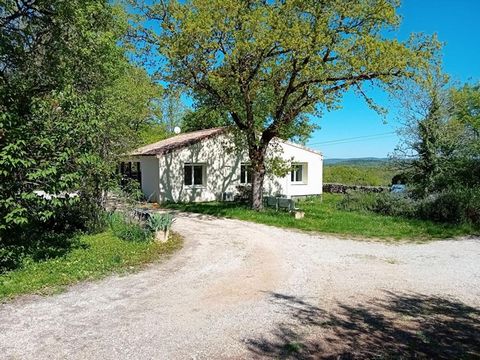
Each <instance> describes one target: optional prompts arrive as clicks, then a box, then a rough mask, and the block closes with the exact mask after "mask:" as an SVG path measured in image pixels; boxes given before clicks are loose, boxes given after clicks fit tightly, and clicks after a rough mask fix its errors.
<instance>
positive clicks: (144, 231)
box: [108, 212, 153, 241]
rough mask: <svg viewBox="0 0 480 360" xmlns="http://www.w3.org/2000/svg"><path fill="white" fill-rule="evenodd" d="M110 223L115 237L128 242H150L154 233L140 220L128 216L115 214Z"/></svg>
mask: <svg viewBox="0 0 480 360" xmlns="http://www.w3.org/2000/svg"><path fill="white" fill-rule="evenodd" d="M108 223H109V226H110V228H111V229H112V232H113V234H114V235H115V236H117V237H118V238H120V239H122V240H126V241H150V240H152V235H153V234H152V232H151V231H150V229H149V228H147V227H146V226H145V224H142V222H141V221H140V220H138V219H135V218H132V217H130V216H128V215H126V214H122V213H119V212H113V213H111V214H110V216H109V219H108Z"/></svg>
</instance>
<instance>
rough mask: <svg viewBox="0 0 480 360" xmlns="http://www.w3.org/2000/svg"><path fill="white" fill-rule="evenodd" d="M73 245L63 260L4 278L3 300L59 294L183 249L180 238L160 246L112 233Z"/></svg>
mask: <svg viewBox="0 0 480 360" xmlns="http://www.w3.org/2000/svg"><path fill="white" fill-rule="evenodd" d="M71 242H74V243H75V244H76V246H75V247H74V248H73V249H71V250H70V251H68V252H67V253H65V254H64V255H62V256H58V257H49V258H47V259H45V260H44V261H34V260H33V259H32V260H30V261H25V264H24V266H23V267H22V268H18V269H17V270H15V271H10V272H8V273H5V274H0V300H4V299H8V298H12V297H14V296H18V295H21V294H29V293H36V294H51V293H56V292H58V291H59V290H62V289H64V288H65V287H66V286H68V285H71V284H74V283H77V282H79V281H83V280H88V279H99V278H101V277H103V276H106V275H108V274H110V273H112V272H125V271H132V270H133V269H138V267H139V266H141V265H142V264H146V263H150V262H152V261H155V260H157V259H159V258H161V257H162V256H165V255H167V254H171V253H172V252H174V251H175V250H177V249H179V248H180V247H181V245H182V239H181V238H180V237H179V235H177V234H173V236H171V237H170V240H169V241H168V242H166V243H156V242H153V241H152V242H144V241H140V242H139V241H123V240H120V239H119V238H117V237H115V236H113V235H112V233H111V232H104V233H100V234H97V235H84V236H81V237H78V238H76V239H75V240H72V241H71Z"/></svg>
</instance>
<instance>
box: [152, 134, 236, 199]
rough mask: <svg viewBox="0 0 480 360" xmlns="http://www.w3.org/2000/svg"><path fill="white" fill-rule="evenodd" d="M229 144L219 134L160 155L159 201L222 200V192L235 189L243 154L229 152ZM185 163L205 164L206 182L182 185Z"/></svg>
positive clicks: (224, 137)
mask: <svg viewBox="0 0 480 360" xmlns="http://www.w3.org/2000/svg"><path fill="white" fill-rule="evenodd" d="M229 145H230V146H231V141H229V140H228V137H227V136H226V135H218V136H215V137H212V138H209V139H205V140H203V141H200V142H198V143H196V144H193V145H190V146H188V147H185V148H182V149H178V150H176V151H173V152H171V153H168V154H166V155H161V156H159V158H158V161H159V169H160V170H159V194H160V198H159V200H160V202H162V201H179V202H193V201H214V200H221V199H222V196H223V193H225V192H231V193H234V192H235V191H236V186H237V185H239V176H240V164H241V163H242V159H243V158H244V157H243V155H242V154H240V155H236V154H235V152H233V151H231V152H229V151H228V149H227V147H228V146H229ZM231 150H233V148H232V149H231ZM186 163H192V164H205V165H206V176H205V177H206V183H205V185H201V186H199V185H184V174H183V171H184V170H183V168H184V164H186Z"/></svg>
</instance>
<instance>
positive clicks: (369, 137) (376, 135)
mask: <svg viewBox="0 0 480 360" xmlns="http://www.w3.org/2000/svg"><path fill="white" fill-rule="evenodd" d="M393 134H396V132H395V131H390V132H387V133H381V134H373V135H364V136H355V137H350V138H344V139H337V140H329V141H322V142H317V143H311V144H308V145H307V146H312V145H325V144H332V143H344V142H350V140H354V141H357V140H359V139H361V140H364V139H365V140H367V139H371V138H377V137H384V136H385V135H389V136H391V135H393Z"/></svg>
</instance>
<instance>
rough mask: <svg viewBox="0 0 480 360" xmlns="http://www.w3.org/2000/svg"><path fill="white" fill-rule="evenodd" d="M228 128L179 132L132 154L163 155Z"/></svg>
mask: <svg viewBox="0 0 480 360" xmlns="http://www.w3.org/2000/svg"><path fill="white" fill-rule="evenodd" d="M225 130H226V128H225V127H217V128H213V129H206V130H199V131H193V132H189V133H184V134H179V135H176V136H172V137H171V138H168V139H165V140H161V141H158V142H156V143H153V144H149V145H146V146H142V147H140V148H138V149H136V150H134V151H133V152H132V153H131V154H130V155H132V156H145V155H162V154H167V153H169V152H171V151H173V150H176V149H180V148H183V147H185V146H189V145H192V144H195V143H197V142H199V141H201V140H203V139H207V138H209V137H212V136H215V135H218V134H220V133H222V132H224V131H225Z"/></svg>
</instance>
